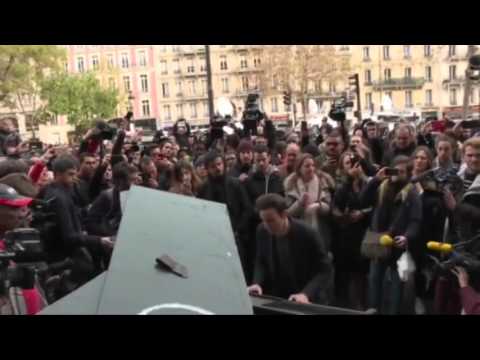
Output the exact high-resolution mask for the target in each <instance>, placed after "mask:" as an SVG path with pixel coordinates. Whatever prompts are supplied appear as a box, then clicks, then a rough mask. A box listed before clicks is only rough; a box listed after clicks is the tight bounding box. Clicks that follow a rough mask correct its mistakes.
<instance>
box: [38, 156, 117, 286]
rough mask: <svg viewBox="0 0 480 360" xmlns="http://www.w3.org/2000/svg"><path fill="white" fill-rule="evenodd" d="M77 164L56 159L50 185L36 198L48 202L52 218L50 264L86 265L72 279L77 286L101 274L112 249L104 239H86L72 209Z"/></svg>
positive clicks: (110, 244)
mask: <svg viewBox="0 0 480 360" xmlns="http://www.w3.org/2000/svg"><path fill="white" fill-rule="evenodd" d="M77 166H78V165H77V162H76V161H75V159H74V158H72V157H70V156H64V157H60V158H58V159H56V160H55V161H54V163H53V172H54V181H53V183H52V184H50V185H48V186H47V187H46V188H45V189H44V190H43V191H42V193H41V194H40V195H39V198H41V199H44V200H50V201H51V204H52V205H51V208H52V212H53V213H54V214H55V220H56V221H55V223H56V229H55V230H54V231H52V233H53V232H54V233H55V237H54V238H53V239H50V244H49V247H50V249H48V252H49V257H50V261H52V262H53V261H63V260H65V259H66V258H73V259H74V261H75V259H77V260H78V261H80V262H83V263H85V264H86V266H85V268H84V269H83V271H82V272H80V273H79V274H78V277H77V278H76V279H75V280H76V281H77V283H79V285H81V284H83V283H85V282H87V281H89V280H91V279H92V278H93V277H95V276H96V275H98V274H99V273H100V272H101V271H103V266H102V261H103V259H104V258H105V256H108V255H109V253H110V252H111V251H112V249H113V242H112V241H111V239H110V238H108V237H98V236H89V235H86V234H85V233H84V231H83V228H82V223H81V220H80V217H79V214H78V212H79V210H78V208H77V207H76V206H75V203H74V199H73V196H72V189H73V186H74V182H75V177H76V175H77Z"/></svg>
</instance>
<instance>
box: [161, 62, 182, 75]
mask: <svg viewBox="0 0 480 360" xmlns="http://www.w3.org/2000/svg"><path fill="white" fill-rule="evenodd" d="M177 61H178V60H177ZM160 71H161V72H162V75H167V74H168V67H167V61H166V60H162V61H160Z"/></svg>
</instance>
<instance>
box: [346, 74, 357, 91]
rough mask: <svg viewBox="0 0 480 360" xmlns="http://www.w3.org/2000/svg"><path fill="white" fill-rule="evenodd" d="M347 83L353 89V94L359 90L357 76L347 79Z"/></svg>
mask: <svg viewBox="0 0 480 360" xmlns="http://www.w3.org/2000/svg"><path fill="white" fill-rule="evenodd" d="M348 83H349V85H350V86H351V87H354V89H353V90H352V91H353V92H356V91H357V89H359V88H360V80H359V78H358V74H355V75H353V76H350V77H349V78H348Z"/></svg>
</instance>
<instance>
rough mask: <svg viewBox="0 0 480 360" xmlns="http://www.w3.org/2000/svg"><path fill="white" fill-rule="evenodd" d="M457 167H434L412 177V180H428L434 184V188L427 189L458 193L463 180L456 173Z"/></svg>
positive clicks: (461, 188) (461, 187)
mask: <svg viewBox="0 0 480 360" xmlns="http://www.w3.org/2000/svg"><path fill="white" fill-rule="evenodd" d="M457 172H458V168H457V167H451V168H449V169H443V168H440V167H438V168H435V169H432V170H429V171H427V172H425V173H423V174H420V175H419V176H417V177H415V178H413V179H412V182H414V183H415V182H419V181H424V180H426V181H430V182H433V183H434V184H435V188H434V189H429V190H433V191H437V192H442V193H443V192H444V191H445V190H449V191H450V192H451V193H452V194H454V195H455V194H459V193H460V192H461V191H462V190H463V181H462V179H461V178H460V177H459V176H458V175H457Z"/></svg>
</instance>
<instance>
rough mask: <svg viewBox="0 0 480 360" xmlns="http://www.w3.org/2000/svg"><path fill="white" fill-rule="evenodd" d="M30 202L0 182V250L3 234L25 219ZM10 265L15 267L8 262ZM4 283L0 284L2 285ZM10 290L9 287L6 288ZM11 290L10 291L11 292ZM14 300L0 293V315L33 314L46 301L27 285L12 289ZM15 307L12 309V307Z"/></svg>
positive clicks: (34, 288) (15, 227) (0, 248)
mask: <svg viewBox="0 0 480 360" xmlns="http://www.w3.org/2000/svg"><path fill="white" fill-rule="evenodd" d="M31 202H32V199H31V198H26V197H22V196H20V195H19V194H18V193H17V192H16V191H15V190H14V189H13V188H11V187H10V186H7V185H4V184H0V252H3V251H5V250H6V248H5V243H4V239H5V234H6V233H7V232H8V231H12V230H15V229H19V228H20V227H21V225H22V223H24V221H25V214H26V213H27V212H26V211H25V209H26V207H27V206H28V205H30V203H31ZM9 266H10V267H12V266H13V267H15V264H14V263H10V265H9ZM3 285H4V284H0V286H2V287H3ZM8 290H9V292H10V289H8ZM11 293H12V292H10V294H11ZM13 293H15V294H16V295H15V296H16V301H14V302H10V299H8V298H7V297H6V296H3V295H0V315H13V314H15V313H17V314H18V313H19V314H25V315H34V314H36V313H38V312H39V311H40V310H42V308H43V307H45V305H46V303H45V301H44V300H43V299H42V296H41V294H40V292H39V291H38V289H37V288H36V287H35V286H33V287H30V286H28V287H27V288H26V289H21V290H20V291H16V290H15V291H14V292H13ZM14 306H15V307H16V309H15V310H14V309H13V307H14Z"/></svg>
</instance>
